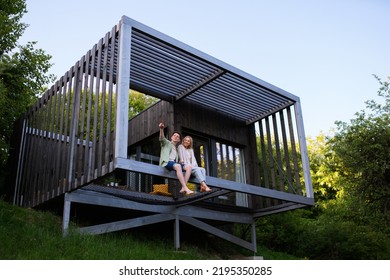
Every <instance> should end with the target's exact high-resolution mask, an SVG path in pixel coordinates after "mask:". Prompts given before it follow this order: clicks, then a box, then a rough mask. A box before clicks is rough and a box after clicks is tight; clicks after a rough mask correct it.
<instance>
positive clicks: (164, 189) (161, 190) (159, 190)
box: [151, 184, 172, 196]
mask: <svg viewBox="0 0 390 280" xmlns="http://www.w3.org/2000/svg"><path fill="white" fill-rule="evenodd" d="M151 194H159V195H168V196H169V195H172V194H171V193H170V192H168V184H155V185H153V191H152V192H151Z"/></svg>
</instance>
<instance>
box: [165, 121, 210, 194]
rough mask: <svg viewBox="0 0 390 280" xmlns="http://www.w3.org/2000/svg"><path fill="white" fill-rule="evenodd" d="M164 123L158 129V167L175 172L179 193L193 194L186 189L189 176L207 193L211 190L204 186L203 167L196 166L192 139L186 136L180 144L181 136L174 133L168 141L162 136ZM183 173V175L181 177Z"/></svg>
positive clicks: (204, 175)
mask: <svg viewBox="0 0 390 280" xmlns="http://www.w3.org/2000/svg"><path fill="white" fill-rule="evenodd" d="M164 127H165V125H164V123H160V124H159V128H160V137H159V140H160V145H161V153H160V165H161V166H164V167H165V168H167V169H168V170H169V171H172V170H175V171H176V175H177V178H178V179H179V182H180V184H181V190H180V193H184V194H192V193H194V192H193V191H191V190H190V189H189V188H188V187H187V182H188V180H189V179H190V176H191V175H194V176H195V177H196V179H197V180H198V181H199V183H200V191H201V192H209V191H211V189H210V188H209V187H208V186H207V184H206V171H205V169H204V168H203V167H200V166H198V163H197V161H196V158H195V155H194V150H193V149H192V138H191V137H190V136H186V137H184V139H183V143H182V144H180V140H181V135H180V133H179V132H177V131H174V132H173V133H172V136H171V141H169V140H168V139H167V138H166V137H165V135H164ZM183 171H185V175H183Z"/></svg>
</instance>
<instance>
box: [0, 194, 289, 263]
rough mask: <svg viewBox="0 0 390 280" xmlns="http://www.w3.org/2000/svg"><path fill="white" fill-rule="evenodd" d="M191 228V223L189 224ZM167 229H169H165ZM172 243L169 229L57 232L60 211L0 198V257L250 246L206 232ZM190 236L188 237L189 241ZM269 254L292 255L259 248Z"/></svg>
mask: <svg viewBox="0 0 390 280" xmlns="http://www.w3.org/2000/svg"><path fill="white" fill-rule="evenodd" d="M192 232H194V231H193V229H192ZM170 233H171V232H170ZM199 234H203V235H202V237H201V238H198V239H197V238H194V239H191V238H187V239H185V241H182V242H181V249H180V250H179V251H175V250H174V248H173V237H172V236H171V235H172V234H161V232H156V231H155V230H152V231H151V230H150V229H148V228H147V227H146V228H142V229H141V228H140V229H134V230H131V231H121V232H115V233H108V234H102V235H86V234H79V233H77V231H75V227H74V226H71V228H70V233H69V235H68V236H66V237H63V235H62V217H59V216H57V215H55V214H53V213H50V212H44V211H37V210H34V209H25V208H20V207H16V206H13V205H11V204H9V203H7V202H5V201H3V200H1V199H0V240H2V242H1V243H2V245H1V246H0V259H1V260H205V259H209V260H212V259H231V258H236V257H237V256H240V257H242V256H251V254H252V253H251V252H249V251H247V250H245V249H242V248H238V247H236V246H235V245H233V244H231V243H229V242H227V241H224V240H221V239H219V238H215V237H212V236H209V235H206V234H205V233H198V232H197V233H196V234H195V236H199ZM192 241H193V242H192ZM258 252H260V255H262V256H263V257H264V259H268V260H278V259H279V260H286V259H296V258H294V257H292V256H289V255H287V254H283V253H278V252H272V251H269V250H267V249H266V248H263V247H261V248H259V250H258Z"/></svg>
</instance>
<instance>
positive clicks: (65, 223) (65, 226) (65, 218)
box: [62, 193, 71, 236]
mask: <svg viewBox="0 0 390 280" xmlns="http://www.w3.org/2000/svg"><path fill="white" fill-rule="evenodd" d="M70 196H71V195H70V194H69V193H65V198H64V211H63V214H62V235H63V236H66V235H67V234H68V229H69V221H70V204H71V199H70Z"/></svg>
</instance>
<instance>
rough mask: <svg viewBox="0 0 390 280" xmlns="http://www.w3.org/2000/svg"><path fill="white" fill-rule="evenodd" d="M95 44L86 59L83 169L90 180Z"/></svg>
mask: <svg viewBox="0 0 390 280" xmlns="http://www.w3.org/2000/svg"><path fill="white" fill-rule="evenodd" d="M96 47H97V46H96V45H94V46H93V48H92V52H91V56H90V57H89V58H88V59H87V62H88V65H89V73H90V74H89V76H90V79H89V90H88V113H87V127H86V136H85V141H86V143H87V148H86V150H85V151H84V159H85V161H84V170H85V173H86V174H87V181H90V180H92V178H93V170H94V164H93V149H94V147H93V145H92V146H91V148H90V141H91V116H92V112H93V108H92V106H93V104H92V100H93V86H94V75H95V57H96Z"/></svg>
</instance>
